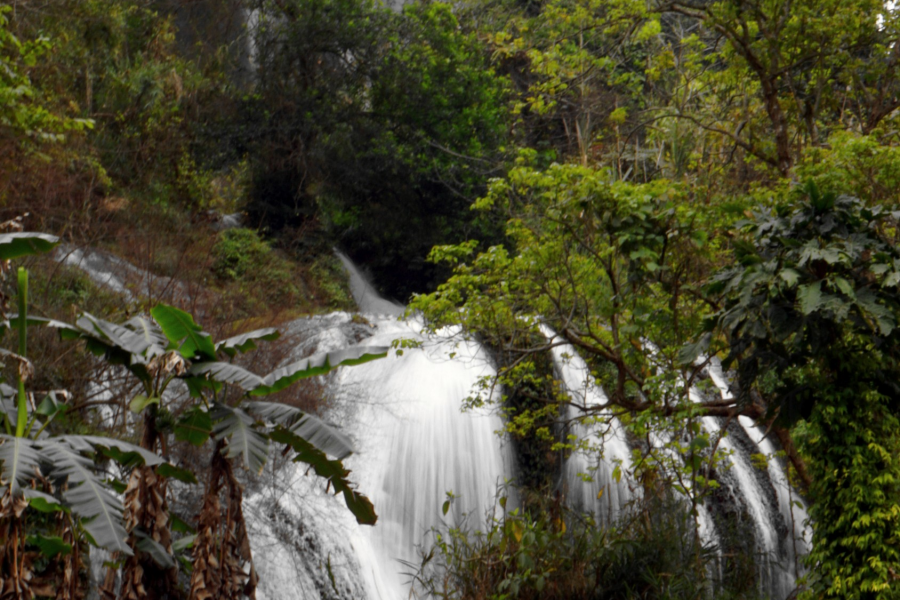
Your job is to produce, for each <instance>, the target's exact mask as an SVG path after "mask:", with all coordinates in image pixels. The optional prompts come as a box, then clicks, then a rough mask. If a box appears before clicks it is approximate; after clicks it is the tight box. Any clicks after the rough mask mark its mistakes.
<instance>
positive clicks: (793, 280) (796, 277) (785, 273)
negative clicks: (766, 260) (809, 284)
mask: <svg viewBox="0 0 900 600" xmlns="http://www.w3.org/2000/svg"><path fill="white" fill-rule="evenodd" d="M778 276H779V277H780V278H781V279H782V280H784V282H785V283H786V284H788V285H789V286H791V287H793V286H795V285H797V282H798V281H800V273H798V272H797V271H795V270H794V269H790V268H785V269H782V270H781V272H780V273H779V274H778Z"/></svg>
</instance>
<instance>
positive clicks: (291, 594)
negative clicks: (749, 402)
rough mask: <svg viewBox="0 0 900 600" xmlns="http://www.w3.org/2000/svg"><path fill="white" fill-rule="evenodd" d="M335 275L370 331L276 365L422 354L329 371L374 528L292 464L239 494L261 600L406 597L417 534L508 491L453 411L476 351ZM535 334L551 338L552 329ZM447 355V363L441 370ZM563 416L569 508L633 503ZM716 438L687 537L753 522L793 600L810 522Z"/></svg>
mask: <svg viewBox="0 0 900 600" xmlns="http://www.w3.org/2000/svg"><path fill="white" fill-rule="evenodd" d="M66 256H68V257H69V258H68V259H66ZM86 256H87V255H85V254H78V253H74V254H69V255H60V256H59V257H58V259H59V260H61V261H62V260H65V261H66V262H68V263H70V264H73V265H75V266H79V267H80V268H82V269H84V270H85V271H86V272H87V273H88V274H89V275H90V276H91V277H92V278H94V279H95V280H96V281H97V282H98V283H101V284H103V285H106V286H109V287H111V288H114V289H119V290H121V291H123V292H126V291H127V290H128V289H129V288H131V289H137V290H139V291H140V290H142V289H143V288H142V287H141V286H140V285H136V284H134V283H129V286H127V287H126V285H125V281H126V280H128V281H129V282H130V281H131V278H133V277H136V275H135V271H137V269H136V268H135V267H133V266H132V265H128V264H127V263H123V264H120V263H121V262H122V261H118V262H117V261H116V260H102V261H99V262H98V260H97V259H96V257H95V258H94V259H93V260H91V259H87V260H86V259H85V258H86ZM76 259H77V260H76ZM342 260H344V261H345V264H346V265H347V267H348V270H349V272H350V273H351V280H352V281H351V285H352V288H353V291H354V293H355V295H356V297H357V299H358V302H359V304H360V307H361V308H362V310H363V312H365V313H369V316H367V317H366V318H363V319H360V318H359V317H354V316H351V315H350V314H347V313H334V314H331V315H325V316H318V317H310V318H306V319H299V320H297V321H295V322H293V323H291V324H289V325H288V327H287V331H286V332H285V333H286V334H287V335H294V336H296V337H298V338H301V339H302V340H303V341H302V342H301V343H300V344H298V346H297V347H296V348H295V349H294V352H293V354H292V356H290V357H288V360H294V359H296V358H299V357H301V356H304V355H308V354H310V353H312V352H317V351H326V350H331V349H336V348H341V347H346V346H349V345H353V344H355V343H360V342H361V343H364V344H376V345H389V344H390V343H391V342H393V341H394V340H397V339H407V340H412V341H414V342H416V343H418V344H420V345H421V347H420V348H418V349H410V350H407V351H406V352H405V353H404V354H403V355H402V356H399V355H397V354H396V353H391V355H390V356H389V357H388V358H386V359H382V360H378V361H374V362H371V363H367V364H365V365H360V366H356V367H352V368H347V369H342V370H339V371H337V372H336V373H333V374H332V376H331V378H330V379H329V381H328V384H327V388H328V394H327V396H328V400H329V408H328V415H327V418H329V419H330V420H332V421H334V422H336V423H339V424H340V425H341V426H342V427H343V428H344V430H345V431H346V432H347V433H348V434H349V435H350V436H351V437H352V438H353V439H354V441H355V443H356V447H357V448H356V449H357V452H356V454H354V455H353V456H351V457H349V458H348V459H347V460H346V461H345V465H346V466H347V467H348V468H350V469H351V470H352V471H353V473H352V475H351V479H352V480H354V481H356V482H358V484H359V489H360V491H361V492H363V493H365V494H366V495H368V496H369V497H370V499H371V500H372V501H373V503H374V505H375V507H376V511H377V512H378V514H379V521H378V524H377V525H376V526H375V527H362V526H359V525H357V524H356V523H355V522H354V521H353V518H352V515H351V514H350V513H349V511H347V509H346V508H345V507H344V506H343V504H342V500H341V499H340V498H339V497H335V496H333V495H331V494H329V493H327V492H326V491H325V490H324V489H323V485H322V482H321V481H320V480H318V479H317V478H315V477H311V476H307V475H306V473H305V469H304V468H303V467H302V466H301V465H295V464H293V463H289V462H288V463H286V464H284V460H283V459H282V460H280V461H279V460H277V459H274V460H273V462H272V466H271V468H268V469H267V470H266V475H265V476H264V477H263V478H262V479H261V480H256V481H253V482H251V483H250V484H249V485H248V489H247V491H246V495H245V505H244V512H245V515H246V516H247V518H248V528H249V530H250V535H251V543H252V548H253V553H254V556H255V563H256V567H257V571H258V573H259V575H260V587H259V590H258V593H257V597H258V598H260V600H264V599H271V600H275V599H281V598H297V597H301V598H304V599H312V600H315V599H325V598H339V599H341V600H344V599H346V600H349V599H354V600H355V599H365V600H401V599H402V598H406V597H408V595H409V584H408V579H409V573H411V572H414V571H415V570H416V563H417V545H419V544H423V543H425V542H427V539H426V536H427V533H428V532H429V531H430V530H431V529H432V528H434V527H439V526H441V525H442V524H450V525H459V524H461V523H462V522H463V520H464V519H465V520H466V522H465V524H466V526H469V527H472V528H478V527H479V526H480V525H481V524H482V522H483V521H482V518H483V517H484V515H486V514H487V513H488V511H489V510H490V508H491V507H492V506H493V505H494V497H495V494H496V493H497V489H498V486H499V485H500V484H502V483H503V482H504V480H506V479H512V476H513V464H512V459H511V456H510V453H509V452H508V451H507V449H506V448H504V447H503V446H502V445H501V441H500V437H499V436H497V435H496V434H495V432H496V431H497V430H499V429H501V428H502V426H503V424H502V422H501V421H500V418H499V417H498V416H496V415H491V414H488V413H486V412H485V413H481V412H478V411H470V412H467V413H463V412H461V411H460V401H461V399H463V398H465V397H466V396H468V395H470V393H471V392H472V390H473V389H475V388H476V384H477V382H478V381H479V380H480V378H482V377H485V376H490V375H492V374H494V370H493V368H492V366H491V364H490V361H489V359H488V357H487V356H486V355H485V353H484V351H483V350H482V349H481V348H480V347H479V346H478V345H477V344H474V343H472V342H463V341H459V340H460V337H459V336H457V335H455V334H457V333H458V332H457V331H444V332H441V333H440V334H438V335H427V334H425V333H423V328H422V326H421V324H420V323H418V322H416V320H415V319H409V320H407V321H399V320H398V319H397V316H396V315H398V314H400V313H401V312H402V307H401V306H399V305H397V304H394V303H391V302H388V301H386V300H384V299H382V298H380V297H378V295H377V294H375V293H374V290H373V289H372V287H371V286H370V285H369V284H367V283H366V282H365V280H364V278H362V277H361V275H360V273H359V271H358V270H357V269H356V268H355V267H354V266H353V265H352V263H350V262H349V261H348V260H347V259H346V258H344V257H342ZM147 277H148V278H149V277H151V276H149V275H147ZM147 281H151V279H148V280H147ZM163 283H164V284H166V285H165V286H164V287H165V288H167V289H180V287H179V284H178V282H172V281H165V282H163ZM150 287H151V286H150V284H149V283H148V284H147V289H150ZM379 314H380V315H381V316H377V315H379ZM385 315H389V316H385ZM545 335H547V336H548V337H549V338H552V337H553V336H552V332H551V331H549V330H547V331H545ZM451 354H453V355H455V357H454V358H453V359H452V360H450V359H449V358H448V357H449V356H450V355H451ZM552 356H553V359H554V362H555V365H556V368H557V371H558V373H559V377H560V379H561V381H562V384H563V386H564V387H565V389H566V390H567V391H568V393H569V395H570V396H571V397H572V399H573V401H574V402H575V403H576V404H579V405H582V406H584V407H587V408H589V407H592V406H599V405H602V404H604V403H605V402H606V397H605V395H604V393H603V391H602V390H601V389H600V388H599V387H598V386H597V385H596V383H595V381H594V378H593V376H592V375H591V374H590V371H589V369H588V367H587V365H586V364H585V362H584V360H583V359H582V358H581V357H579V356H578V355H577V353H576V351H575V350H574V348H572V347H571V346H568V345H566V344H561V345H558V346H557V347H555V348H554V349H553V351H552ZM707 371H708V375H709V377H710V379H711V380H712V382H713V383H714V384H715V385H716V386H717V387H718V388H719V391H720V393H721V394H722V396H723V397H725V398H727V397H729V395H730V392H729V390H728V381H727V378H726V377H725V376H724V374H723V373H722V371H721V366H720V365H719V364H718V363H716V362H715V361H713V363H712V364H711V365H710V367H709V368H708V369H707ZM699 394H700V392H699V391H697V390H694V393H693V396H694V397H695V399H698V400H699V399H700V398H699ZM571 411H572V412H570V413H569V414H567V415H566V418H567V419H568V420H572V422H573V424H572V429H570V432H571V433H574V434H575V435H577V436H579V437H581V436H585V437H595V438H597V437H598V436H602V448H603V454H602V456H598V458H596V459H591V458H590V457H589V456H587V455H586V454H584V453H581V452H576V453H573V454H572V455H571V457H570V458H569V459H568V461H567V464H566V465H565V469H564V470H565V472H564V474H563V484H562V485H563V486H564V487H565V488H566V495H567V498H568V500H569V502H570V504H571V505H572V506H573V507H576V508H580V509H582V510H586V511H587V510H589V511H592V512H594V513H595V515H597V516H598V517H599V519H600V520H601V522H602V521H607V520H608V519H609V518H610V517H614V516H615V515H616V513H618V512H619V511H621V510H622V509H623V507H624V506H626V505H627V504H628V502H629V501H630V500H633V499H634V498H635V497H636V494H638V493H639V490H637V489H632V487H629V485H628V477H627V472H628V470H629V465H630V452H631V448H630V445H629V443H628V440H627V437H626V436H625V434H624V431H623V428H622V427H621V425H619V424H618V423H617V422H616V421H615V419H613V418H612V416H611V415H605V416H604V415H603V414H602V413H601V417H602V418H601V419H598V420H597V422H595V423H592V424H588V425H583V424H580V423H578V422H577V419H576V417H577V416H578V414H577V409H575V408H572V409H571ZM703 424H704V427H705V428H706V429H707V431H709V432H711V433H714V434H715V433H718V432H721V430H722V428H724V427H726V422H725V421H724V420H722V419H716V418H711V417H707V418H705V419H704V420H703ZM727 433H728V436H727V437H725V438H723V440H722V441H721V443H720V448H721V449H723V450H725V451H726V453H727V454H729V455H730V456H728V458H727V462H728V463H729V465H730V466H729V468H727V469H722V470H721V471H722V472H721V473H719V474H718V478H719V481H720V484H722V486H723V487H724V488H727V493H726V494H724V495H725V496H727V500H725V501H723V500H722V499H721V498H719V499H716V500H715V502H714V503H713V504H712V506H710V507H709V510H707V507H703V506H701V507H699V508H700V511H699V514H698V528H699V532H700V535H701V536H702V538H703V539H705V540H706V541H707V542H713V543H716V544H717V545H719V539H720V537H722V536H720V535H719V534H718V533H717V527H716V525H715V524H716V523H719V524H722V523H725V524H726V525H727V524H728V523H729V519H731V520H734V519H737V520H741V519H743V520H744V521H749V525H747V524H746V523H745V526H744V529H743V530H742V531H749V532H750V534H751V535H750V537H752V541H750V542H749V543H750V545H751V546H752V547H750V548H749V551H750V552H753V553H755V554H756V555H757V556H756V558H757V561H756V564H757V566H758V570H759V572H758V580H759V581H760V586H761V588H760V589H761V591H763V592H764V593H766V594H768V595H769V596H770V597H771V598H772V599H773V600H780V599H781V598H785V597H786V596H787V595H788V594H789V593H790V592H791V591H792V590H793V587H794V581H795V578H796V576H797V575H798V574H799V572H800V569H799V567H798V564H799V563H798V560H797V559H798V557H799V556H802V555H803V554H805V553H806V552H808V549H809V543H810V542H809V538H810V533H809V529H808V527H807V526H806V521H807V516H806V512H805V510H804V509H803V507H802V504H801V503H799V502H797V500H798V498H797V497H796V495H795V494H794V493H793V491H792V489H791V488H790V486H789V484H788V481H787V478H786V477H785V475H784V471H783V468H782V465H781V464H780V462H779V460H778V459H777V458H776V457H774V454H775V448H774V445H773V444H772V442H771V441H770V440H768V439H766V438H765V437H764V436H763V433H762V432H761V431H760V429H759V428H758V427H757V426H756V425H755V424H754V423H753V422H752V421H750V420H749V419H746V418H739V419H737V420H735V421H732V422H731V423H728V424H727ZM599 441H601V440H599V439H598V442H599ZM662 442H663V440H661V439H660V440H656V441H655V442H654V444H659V445H660V446H661V445H663V444H662ZM753 454H762V455H765V456H767V457H769V460H768V461H767V464H766V465H765V466H763V467H762V468H757V467H755V466H754V461H753V460H751V455H753ZM616 465H618V466H619V470H620V472H621V473H623V474H625V475H624V476H623V477H622V478H621V480H620V481H616V480H615V478H613V472H614V470H615V467H616ZM583 473H589V474H591V478H592V481H590V482H584V481H582V478H581V477H580V476H579V475H580V474H583ZM601 490H603V493H602V494H600V491H601ZM447 492H452V493H453V495H454V497H455V499H454V501H453V503H452V510H451V511H449V512H448V514H447V515H446V517H442V511H441V506H442V504H443V503H444V501H445V500H446V498H447V496H446V494H447ZM598 495H599V496H600V498H599V499H598ZM728 504H730V505H731V506H723V505H728ZM721 543H722V544H726V543H727V542H721ZM720 556H721V554H720Z"/></svg>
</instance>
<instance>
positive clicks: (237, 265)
mask: <svg viewBox="0 0 900 600" xmlns="http://www.w3.org/2000/svg"><path fill="white" fill-rule="evenodd" d="M212 254H213V265H212V270H213V272H214V273H215V274H216V275H217V276H218V277H219V278H221V279H225V280H235V279H240V278H242V277H244V276H245V275H248V274H253V273H259V271H260V269H262V268H265V267H267V266H269V263H270V262H271V259H272V256H271V255H272V248H271V247H269V244H268V243H266V242H265V241H264V240H262V239H261V238H260V237H259V234H258V233H256V232H255V231H253V230H252V229H243V228H239V229H227V230H225V231H223V232H222V233H221V235H219V240H218V241H217V242H216V245H215V246H213V249H212Z"/></svg>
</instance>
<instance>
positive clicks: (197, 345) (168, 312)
mask: <svg viewBox="0 0 900 600" xmlns="http://www.w3.org/2000/svg"><path fill="white" fill-rule="evenodd" d="M150 314H151V315H152V316H153V318H154V319H156V322H157V323H159V326H160V327H161V328H162V331H163V333H164V334H165V336H166V337H167V338H168V339H169V341H170V342H173V343H176V344H181V346H180V347H179V348H178V351H179V352H180V353H181V355H182V356H183V357H184V358H186V359H188V360H190V359H193V358H194V356H195V355H197V354H199V355H201V356H202V357H203V358H205V359H207V360H215V358H216V348H215V346H213V343H212V338H211V337H210V336H209V334H208V333H204V332H203V331H202V330H201V328H200V326H199V325H198V324H197V323H196V322H195V321H194V317H192V316H191V315H190V314H189V313H186V312H184V311H183V310H179V309H177V308H175V307H174V306H169V305H167V304H157V305H156V306H154V307H153V308H151V309H150Z"/></svg>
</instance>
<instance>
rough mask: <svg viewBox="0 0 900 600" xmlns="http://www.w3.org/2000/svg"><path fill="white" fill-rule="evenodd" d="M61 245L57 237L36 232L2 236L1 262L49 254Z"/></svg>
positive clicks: (0, 239) (0, 245) (0, 247)
mask: <svg viewBox="0 0 900 600" xmlns="http://www.w3.org/2000/svg"><path fill="white" fill-rule="evenodd" d="M58 243H59V238H58V237H56V236H55V235H48V234H46V233H34V232H17V233H4V234H0V260H12V259H14V258H21V257H22V256H31V255H34V254H42V253H44V252H49V251H51V250H53V248H54V247H55V246H56V245H57V244H58Z"/></svg>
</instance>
